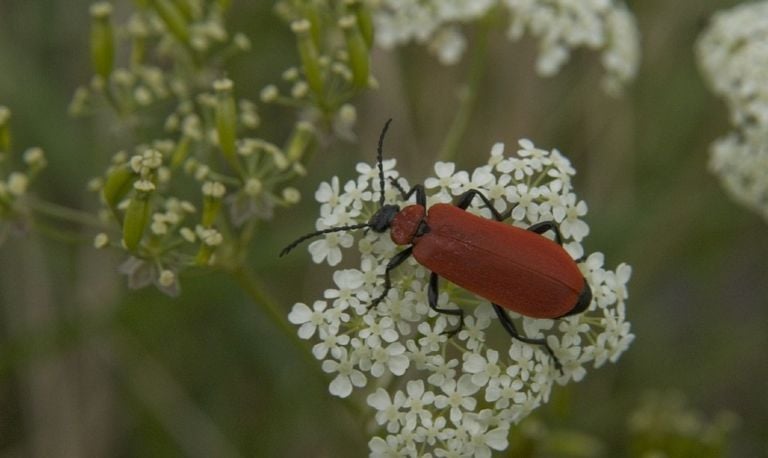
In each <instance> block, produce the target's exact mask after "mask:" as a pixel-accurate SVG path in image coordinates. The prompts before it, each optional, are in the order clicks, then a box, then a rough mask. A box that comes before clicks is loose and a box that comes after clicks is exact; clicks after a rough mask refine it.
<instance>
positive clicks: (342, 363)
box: [323, 348, 367, 398]
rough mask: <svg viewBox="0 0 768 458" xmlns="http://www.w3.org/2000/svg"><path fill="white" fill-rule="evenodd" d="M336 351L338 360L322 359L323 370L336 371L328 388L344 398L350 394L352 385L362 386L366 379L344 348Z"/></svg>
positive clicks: (332, 392) (335, 394)
mask: <svg viewBox="0 0 768 458" xmlns="http://www.w3.org/2000/svg"><path fill="white" fill-rule="evenodd" d="M338 353H339V354H338V358H337V359H338V361H337V360H333V359H326V360H325V361H323V371H325V372H327V373H329V374H330V373H333V372H338V375H336V377H335V378H334V379H333V381H331V384H330V385H329V386H328V389H329V391H330V392H331V394H332V395H334V396H338V397H340V398H346V397H347V396H349V395H350V394H352V387H353V386H356V387H358V388H360V387H363V386H365V384H366V383H367V380H366V378H365V375H364V374H363V373H362V372H360V371H359V370H357V369H355V361H353V360H352V358H350V357H349V356H348V354H347V350H346V349H345V348H341V349H339V352H338Z"/></svg>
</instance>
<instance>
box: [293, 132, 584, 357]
mask: <svg viewBox="0 0 768 458" xmlns="http://www.w3.org/2000/svg"><path fill="white" fill-rule="evenodd" d="M390 122H391V120H389V121H387V123H386V124H385V125H384V129H383V130H382V132H381V136H380V137H379V146H378V158H377V160H378V167H379V185H380V189H381V197H380V201H379V203H380V205H381V207H380V208H379V210H378V211H377V212H376V213H375V214H374V215H373V216H372V217H371V219H370V220H368V222H367V223H362V224H354V225H349V226H341V227H333V228H330V229H325V230H321V231H316V232H312V233H311V234H307V235H305V236H303V237H301V238H299V239H298V240H296V241H294V242H293V243H291V244H290V245H288V246H287V247H285V249H283V251H282V252H281V253H280V255H281V256H282V255H284V254H286V253H288V252H289V251H291V250H292V249H293V248H295V247H296V246H297V245H298V244H300V243H301V242H303V241H305V240H307V239H309V238H312V237H316V236H318V235H322V234H327V233H329V232H336V231H345V230H352V229H361V228H369V229H371V230H373V231H374V232H379V233H382V232H385V231H387V230H388V229H389V230H390V237H391V238H392V241H393V242H395V243H396V244H398V245H408V246H407V248H405V249H404V250H402V251H400V252H399V253H397V254H396V255H395V256H394V257H393V258H392V259H390V261H389V263H388V264H387V268H386V271H385V273H384V291H383V292H382V293H381V295H379V296H378V297H377V298H376V299H374V300H373V302H372V303H371V307H373V306H376V305H377V304H378V303H379V302H381V301H382V300H383V299H384V297H386V295H387V292H388V291H389V289H390V288H391V280H390V271H392V269H394V268H396V267H397V266H399V265H400V264H402V263H403V262H404V261H405V260H406V259H408V258H409V257H410V256H413V257H414V258H416V261H418V262H419V264H421V265H423V266H424V267H426V268H427V269H429V270H430V271H432V273H431V275H430V277H429V289H428V298H429V306H430V307H432V309H434V310H435V311H437V312H440V313H445V314H448V315H455V316H458V317H459V325H458V326H457V327H456V328H455V329H452V330H450V331H448V333H449V334H450V335H454V334H455V333H457V332H458V331H459V330H460V329H461V328H462V326H463V323H464V311H463V310H462V309H454V308H450V309H446V308H440V307H438V305H437V299H438V284H437V282H438V278H439V277H443V278H445V279H447V280H449V281H451V282H453V283H455V284H456V285H458V286H461V287H462V288H464V289H466V290H468V291H471V292H473V293H475V294H477V295H478V296H480V297H483V298H485V299H488V300H489V301H490V302H491V304H492V305H493V308H494V310H495V311H496V315H497V316H498V317H499V320H500V321H501V324H502V326H504V329H505V330H506V331H507V332H508V333H509V334H510V335H511V336H512V337H513V338H515V339H518V340H520V341H522V342H527V343H530V344H536V345H542V346H543V347H544V348H545V349H546V350H547V352H549V354H550V355H551V356H552V358H553V360H554V361H555V365H556V367H558V369H559V368H560V363H559V361H558V360H557V357H555V355H554V353H553V352H552V349H551V348H550V347H549V345H548V344H547V342H546V339H532V338H528V337H525V336H521V335H520V333H519V332H518V331H517V329H516V328H515V325H514V323H513V322H512V320H511V319H510V318H509V315H507V313H506V311H505V310H504V309H507V310H512V311H514V312H517V313H519V314H521V315H525V316H529V317H532V318H562V317H565V316H569V315H575V314H578V313H581V312H583V311H584V310H586V309H587V307H589V304H590V303H591V302H592V290H591V289H590V287H589V284H588V283H587V281H586V280H585V279H584V276H583V275H582V274H581V271H580V270H579V268H578V266H577V264H576V261H574V260H573V259H572V258H571V257H570V256H569V255H568V253H567V252H566V251H565V250H564V249H563V247H562V235H561V234H560V230H559V228H558V226H557V223H556V222H554V221H545V222H541V223H538V224H534V225H533V226H531V227H529V228H528V229H527V230H526V229H521V228H519V227H515V226H512V225H509V224H504V223H502V221H503V220H505V219H506V218H508V217H509V216H510V214H511V213H512V208H510V209H509V210H507V211H506V212H504V213H503V214H502V213H499V212H498V211H497V210H496V209H495V208H494V207H493V205H492V204H491V202H490V200H488V198H487V197H486V196H485V195H483V194H482V193H481V192H480V191H478V190H476V189H471V190H469V191H467V192H465V193H464V194H462V195H461V196H459V198H458V199H457V202H456V204H455V205H451V204H435V205H433V206H431V207H429V209H427V197H426V193H425V191H424V187H423V186H422V185H416V186H414V187H413V188H412V189H411V190H410V191H406V190H404V189H403V188H402V187H401V186H400V184H399V183H398V182H397V181H396V180H394V179H391V183H392V185H393V186H395V187H396V188H397V189H398V190H399V191H400V192H401V193H402V195H403V199H404V200H407V199H409V198H410V197H411V196H412V195H415V197H416V204H415V205H408V206H406V207H405V208H403V209H402V210H401V209H400V207H399V206H397V205H391V204H385V203H384V167H383V165H382V149H383V148H382V145H383V142H384V135H385V134H386V132H387V129H388V128H389V123H390ZM475 197H479V198H480V200H482V201H483V203H484V204H485V206H486V207H487V208H488V209H489V210H490V211H491V213H492V214H493V217H494V220H490V219H486V218H482V217H480V216H477V215H475V214H472V213H469V212H467V211H466V209H467V208H468V207H469V205H470V204H471V203H472V199H473V198H475ZM513 208H514V207H513ZM550 230H551V231H553V232H554V233H555V241H554V242H553V241H552V240H549V239H548V238H546V237H543V236H542V235H541V234H543V233H545V232H547V231H550Z"/></svg>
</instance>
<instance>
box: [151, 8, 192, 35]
mask: <svg viewBox="0 0 768 458" xmlns="http://www.w3.org/2000/svg"><path fill="white" fill-rule="evenodd" d="M152 5H153V6H154V7H155V11H157V14H158V15H159V16H160V19H162V21H163V23H164V24H165V25H166V27H168V30H169V31H170V32H171V33H172V34H173V36H174V37H176V39H177V40H179V41H180V42H182V43H184V44H185V45H188V44H189V23H188V22H187V20H186V18H185V17H184V14H182V12H181V11H179V9H178V7H177V6H176V5H175V4H174V3H173V2H171V1H170V0H152Z"/></svg>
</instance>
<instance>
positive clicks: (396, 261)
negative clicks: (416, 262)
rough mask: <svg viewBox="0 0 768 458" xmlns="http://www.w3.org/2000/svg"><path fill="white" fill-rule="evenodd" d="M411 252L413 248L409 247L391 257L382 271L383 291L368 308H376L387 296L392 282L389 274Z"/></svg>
mask: <svg viewBox="0 0 768 458" xmlns="http://www.w3.org/2000/svg"><path fill="white" fill-rule="evenodd" d="M412 251H413V247H410V246H409V247H408V248H406V249H404V250H403V251H401V252H399V253H397V254H396V255H394V256H392V259H390V260H389V262H388V263H387V269H386V270H385V271H384V291H382V293H381V294H380V295H379V297H377V298H376V299H374V300H373V302H371V305H369V306H368V308H374V307H376V306H377V305H379V302H381V301H382V300H383V299H384V298H385V297H386V296H387V293H388V292H389V289H390V288H392V280H391V279H390V278H389V272H390V271H391V270H392V269H394V268H395V267H397V266H399V265H400V264H402V263H403V262H405V260H406V259H408V258H409V257H411V252H412Z"/></svg>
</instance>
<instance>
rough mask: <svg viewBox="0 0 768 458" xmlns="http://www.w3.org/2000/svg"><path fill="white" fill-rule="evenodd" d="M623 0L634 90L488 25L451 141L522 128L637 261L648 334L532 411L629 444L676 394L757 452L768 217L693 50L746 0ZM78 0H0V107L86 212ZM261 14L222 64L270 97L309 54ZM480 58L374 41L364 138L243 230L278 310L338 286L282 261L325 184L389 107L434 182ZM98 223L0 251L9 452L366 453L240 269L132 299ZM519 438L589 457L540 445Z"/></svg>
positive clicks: (351, 420)
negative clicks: (724, 157)
mask: <svg viewBox="0 0 768 458" xmlns="http://www.w3.org/2000/svg"><path fill="white" fill-rule="evenodd" d="M629 3H630V8H631V9H633V10H634V11H635V13H636V15H637V18H638V21H639V24H640V28H641V31H642V36H643V40H642V44H643V56H642V64H641V67H640V73H639V75H638V78H637V81H636V82H635V84H634V85H633V86H632V87H630V88H629V90H628V91H627V93H626V95H625V96H624V97H623V98H620V99H612V98H610V97H608V96H606V95H605V94H603V92H602V91H601V90H600V87H599V84H598V81H599V78H600V76H601V68H600V66H599V62H598V58H597V56H595V55H593V54H591V53H587V52H579V53H577V54H576V55H575V56H574V59H573V61H572V62H570V63H569V64H568V65H567V66H566V67H565V68H564V70H563V71H561V72H560V74H558V75H557V76H555V77H553V78H549V79H542V78H540V77H538V76H536V74H535V72H534V60H535V57H536V48H535V44H534V43H533V42H532V41H525V40H524V41H523V42H521V43H510V42H509V41H508V40H506V39H505V37H504V34H503V31H501V30H499V31H497V32H495V33H493V34H492V36H491V43H492V45H491V48H490V53H489V62H488V68H487V73H486V76H485V77H484V79H483V85H482V90H481V92H480V94H479V101H478V105H477V109H476V110H475V112H474V113H473V116H472V117H471V120H470V124H469V128H468V130H467V135H466V136H465V137H464V139H463V140H462V143H461V149H460V150H461V153H460V154H461V155H460V158H459V159H458V162H459V164H460V165H462V166H466V167H473V166H476V165H478V164H479V163H481V162H483V161H484V160H485V159H486V157H487V154H488V151H489V150H490V147H491V145H492V144H493V143H494V142H497V141H503V142H505V143H507V145H508V147H509V148H511V147H512V146H513V145H515V143H516V141H517V139H519V138H521V137H527V138H530V139H532V140H533V141H534V142H535V143H536V145H537V146H540V147H544V148H554V147H556V148H558V149H560V150H561V151H563V152H564V153H566V154H567V155H569V157H570V158H571V159H572V161H573V163H574V166H575V167H576V168H577V170H578V176H577V182H576V189H577V192H578V193H579V196H580V197H581V198H583V199H585V200H586V201H587V202H588V204H589V214H588V216H587V222H588V223H589V225H590V227H591V234H590V236H589V237H588V239H587V241H586V244H585V247H586V249H587V251H602V252H604V253H605V255H606V263H607V265H608V266H610V267H614V266H615V265H617V264H618V263H620V262H622V261H624V262H627V263H629V264H631V265H632V266H633V269H634V270H633V272H634V273H633V278H632V280H631V282H630V285H629V288H630V289H629V291H630V300H629V307H628V314H629V317H630V320H631V321H632V326H633V328H632V329H633V332H634V333H635V334H636V336H637V339H636V341H635V342H634V344H633V345H632V347H631V348H630V350H629V351H628V352H627V353H626V354H625V355H624V356H623V357H622V358H621V360H620V361H619V363H618V364H617V365H609V366H608V367H605V368H602V369H600V370H594V371H590V373H589V374H588V376H587V377H586V379H585V380H584V381H583V382H581V383H579V384H573V385H572V386H569V387H567V388H562V387H559V388H556V390H555V394H554V399H553V401H552V403H551V404H550V405H549V406H546V407H544V408H543V409H541V411H540V413H538V414H537V418H536V421H540V422H541V423H542V424H544V425H547V428H549V429H550V430H552V431H563V432H565V433H568V434H572V435H573V436H574V437H581V438H582V439H584V438H589V440H590V441H592V442H595V443H597V444H599V447H598V448H592V449H589V450H591V452H588V453H587V455H584V454H583V453H582V456H589V454H597V453H598V450H599V451H600V452H601V453H602V455H603V456H625V455H629V454H630V449H631V447H630V442H631V433H630V431H629V429H628V426H627V425H628V421H629V420H628V419H629V417H630V415H631V412H632V411H634V410H635V409H636V408H637V407H638V406H639V405H641V403H642V400H643V398H644V395H645V393H647V392H668V391H670V390H672V391H677V392H682V393H684V396H685V397H686V398H687V400H688V403H689V405H690V406H691V407H692V408H693V409H695V410H697V411H700V412H703V414H704V415H705V417H709V418H713V417H715V416H716V415H717V414H718V412H722V411H729V412H733V413H735V414H736V415H737V416H738V417H739V418H740V421H739V422H738V426H737V427H736V428H735V429H734V430H733V432H732V433H731V434H730V436H729V440H728V446H727V451H726V452H725V454H726V455H727V456H734V457H750V456H766V455H768V382H767V380H768V356H766V350H768V237H767V235H768V230H767V229H768V226H766V222H765V221H763V220H762V219H761V218H760V217H759V216H757V215H755V214H753V213H751V212H749V211H748V210H746V209H744V208H742V207H740V206H738V205H737V204H735V203H733V202H732V201H731V200H730V199H729V198H728V197H727V196H726V195H725V193H724V192H723V190H722V188H721V187H720V185H719V183H718V182H717V180H716V178H714V177H713V176H712V175H711V174H710V173H709V172H708V171H707V169H706V163H707V159H708V147H709V144H710V143H711V142H712V141H713V140H714V139H715V138H716V137H718V136H720V135H723V134H725V133H726V132H727V131H728V130H729V129H730V127H729V125H728V121H727V113H726V110H725V107H724V105H723V104H722V103H721V102H720V101H719V100H717V99H715V97H714V96H713V95H712V94H711V93H710V92H709V91H708V90H707V88H706V87H705V85H704V83H703V81H702V79H701V77H700V75H699V73H698V70H697V67H696V64H695V60H694V55H693V44H694V40H695V38H696V37H697V36H698V34H699V33H700V32H701V31H702V30H703V28H704V27H705V25H706V23H707V18H708V17H709V16H710V15H711V14H712V13H713V12H714V11H716V10H718V9H722V8H726V7H729V6H731V5H733V4H736V3H737V2H733V1H716V0H679V1H674V2H670V1H667V0H644V1H633V2H629ZM88 6H89V2H88V1H83V0H67V1H65V0H34V1H29V0H0V104H2V105H6V106H8V107H9V108H11V109H12V111H13V118H12V126H13V131H14V136H15V139H14V143H15V145H16V148H17V149H19V148H25V147H27V146H33V145H39V146H42V147H43V148H44V149H45V150H46V152H47V154H48V159H49V163H50V165H49V168H48V169H47V170H46V171H45V172H44V175H43V177H42V180H41V181H42V182H41V183H40V186H39V187H38V189H37V191H38V192H39V193H40V194H41V195H43V196H44V197H46V198H49V199H51V200H54V201H56V202H59V203H61V204H66V205H69V206H74V207H80V208H95V198H94V196H93V195H92V194H90V193H87V192H86V191H85V183H86V182H87V180H88V179H89V178H91V177H93V176H96V175H99V174H100V173H101V172H102V170H103V168H104V167H105V166H106V165H107V163H108V161H109V158H110V156H111V155H112V154H113V152H114V150H115V149H116V146H115V145H114V143H113V142H111V139H112V138H113V137H114V136H113V134H112V133H110V132H108V131H105V129H103V128H101V126H102V125H101V124H100V123H99V122H98V120H94V119H90V120H75V119H71V118H69V117H68V116H67V105H68V103H69V101H70V98H71V94H72V92H73V91H74V89H75V88H76V87H77V86H78V85H79V84H82V83H84V82H86V81H87V80H88V79H89V78H90V74H91V70H90V65H89V55H88V23H89V16H88ZM271 6H272V5H271V2H267V1H258V2H246V1H239V2H237V1H236V2H235V6H234V11H233V14H232V15H231V17H230V20H231V24H232V26H231V27H230V30H239V31H243V32H245V33H246V34H247V35H248V36H249V37H250V38H251V39H252V41H253V44H254V46H253V50H252V51H251V52H250V53H248V54H247V55H246V56H245V57H243V58H241V59H239V60H237V61H236V62H234V63H233V65H231V66H230V68H229V75H230V77H231V78H232V79H233V80H235V81H237V82H238V93H239V95H240V96H244V97H249V98H252V99H257V98H258V92H259V90H260V89H261V88H262V87H263V86H264V85H266V84H268V83H271V82H274V81H276V80H277V79H278V78H279V75H280V72H281V71H282V69H284V68H286V67H287V66H289V65H292V64H293V63H294V62H295V61H296V59H297V58H296V51H295V47H294V41H293V38H292V36H291V34H290V31H289V30H288V27H287V26H286V25H285V24H284V23H283V22H281V21H280V19H278V18H277V17H276V16H275V15H274V14H273V13H272V10H271ZM468 32H469V34H470V36H471V34H472V29H471V27H470V28H469V29H468ZM468 61H469V59H467V58H466V56H465V59H464V61H463V63H462V64H460V65H458V66H455V67H450V68H445V67H442V66H441V65H440V64H439V63H437V62H436V60H435V59H434V58H433V57H431V56H430V55H429V54H428V53H427V52H426V51H425V50H424V49H423V48H420V47H408V48H404V49H402V50H400V51H399V52H397V53H387V52H381V51H378V52H377V53H376V54H375V56H374V62H373V65H374V72H375V74H376V76H377V78H378V81H379V83H380V88H379V89H378V90H374V91H369V92H368V93H367V94H366V95H365V96H364V97H361V98H360V99H358V100H357V101H356V102H357V105H358V118H359V125H358V129H357V133H358V135H359V139H358V140H359V141H358V142H357V143H342V142H339V143H336V144H333V145H332V146H331V147H330V148H329V151H328V152H327V153H326V154H325V155H324V156H323V157H316V158H315V161H314V163H312V164H310V168H309V176H308V178H307V179H306V180H304V181H303V182H301V183H300V184H299V186H300V187H301V190H302V194H303V196H304V199H303V202H302V203H301V204H300V205H299V206H298V207H294V208H293V209H291V210H288V211H278V212H277V214H276V216H275V219H274V221H272V222H271V223H270V224H269V225H267V226H264V228H263V230H262V231H261V232H260V233H259V236H258V240H257V241H256V243H255V244H254V245H255V246H254V247H253V253H252V254H251V257H250V259H251V263H252V266H253V268H254V269H255V270H256V271H257V272H258V273H259V274H260V275H261V278H262V280H263V282H264V284H265V285H266V287H267V288H268V289H269V291H270V292H271V294H272V295H273V296H274V297H275V298H276V299H277V300H278V302H279V303H280V304H282V307H283V309H284V311H285V313H286V314H287V313H288V311H289V310H290V307H291V306H292V304H293V303H294V302H296V301H311V300H313V299H314V298H317V297H319V296H320V295H321V294H322V291H323V289H324V288H325V287H327V286H328V285H329V284H330V277H329V276H328V275H327V272H326V271H325V270H324V269H323V268H322V267H319V266H316V265H313V264H311V262H310V260H309V256H307V255H306V254H302V253H299V254H298V255H296V256H291V257H289V258H286V259H278V258H277V253H278V251H279V248H280V247H282V246H284V245H285V244H286V243H287V242H288V241H290V240H291V239H292V238H293V237H294V236H296V235H299V234H303V233H305V232H306V231H307V230H308V229H309V228H311V227H312V225H313V221H314V218H315V217H316V214H317V208H316V206H315V204H313V202H312V200H313V199H312V196H313V194H314V190H315V189H316V187H317V184H318V183H319V182H320V181H322V180H326V179H328V177H330V176H331V175H334V174H338V175H340V176H341V178H342V179H343V178H345V177H350V176H352V175H353V173H354V164H355V163H356V162H357V161H360V160H368V161H371V160H372V159H373V157H374V154H375V151H374V145H375V141H376V138H377V135H378V131H379V129H380V128H381V126H382V124H383V122H384V120H385V119H386V118H388V117H393V118H394V119H395V123H394V124H393V128H392V130H391V133H390V136H389V137H388V139H387V142H388V145H389V146H388V149H389V153H388V154H389V155H391V156H393V157H397V158H398V161H399V167H400V170H401V172H402V173H403V174H405V175H406V176H407V177H409V179H411V180H414V181H418V180H421V179H423V178H424V177H425V176H426V175H427V174H429V173H430V172H431V164H432V163H433V162H434V161H435V157H436V154H437V151H438V150H439V148H440V145H441V143H442V140H443V139H444V138H445V135H446V130H447V129H448V126H449V125H450V122H451V116H452V113H453V111H454V109H455V106H456V100H455V98H454V97H452V96H453V95H454V94H456V91H457V89H458V88H459V87H460V85H461V83H462V82H463V81H465V80H466V74H467V67H468V66H467V63H468ZM261 115H262V118H263V119H264V121H265V122H264V125H263V127H262V128H261V129H262V132H275V135H274V136H275V138H283V136H284V135H285V134H287V132H288V130H289V129H290V127H291V125H292V122H293V118H292V114H291V113H289V112H286V111H284V110H280V109H278V108H272V107H268V108H266V109H262V110H261ZM766 173H768V171H766ZM91 236H92V234H84V240H85V241H86V243H83V244H80V245H77V244H67V243H61V242H56V241H51V240H49V239H46V238H44V237H42V236H40V235H38V234H30V235H28V236H27V237H25V238H17V239H12V240H10V241H9V242H6V243H5V244H4V245H3V246H1V247H0V313H1V315H0V456H1V457H6V456H7V457H15V456H25V457H26V456H31V457H50V456H60V457H80V456H83V457H89V456H201V457H202V456H205V457H208V456H238V455H239V456H257V457H274V456H281V457H300V456H301V457H304V456H318V457H347V456H349V457H357V456H364V455H366V454H367V445H366V443H367V437H366V436H365V435H364V434H363V433H362V432H361V428H360V424H359V419H358V418H355V417H354V416H352V415H350V414H349V412H348V410H347V409H346V408H345V406H344V405H343V404H342V403H341V402H340V401H339V400H337V399H335V398H332V397H331V395H329V394H328V391H327V386H326V384H325V383H324V382H323V381H322V380H319V378H318V377H316V375H315V373H316V370H315V369H314V368H312V367H310V366H309V365H308V363H307V362H306V360H305V359H304V358H303V356H302V354H301V352H300V351H299V350H297V348H296V347H295V344H294V343H293V342H292V341H291V340H290V339H288V338H287V337H286V336H285V335H283V334H281V333H280V331H279V330H278V329H277V328H276V327H275V326H274V324H273V323H272V322H271V321H270V320H269V319H268V318H267V316H266V314H264V313H263V311H262V310H261V309H260V308H259V307H258V306H257V305H255V304H253V303H251V302H250V301H249V300H248V299H247V298H246V297H245V295H244V294H243V293H242V292H241V291H240V290H239V289H238V286H237V284H236V283H235V282H233V281H232V280H231V279H229V278H227V277H225V276H220V277H218V276H212V277H209V276H206V277H185V278H182V285H183V293H182V295H181V297H179V298H178V299H176V300H172V299H169V298H167V297H165V296H163V295H162V294H160V293H158V292H157V291H155V290H152V289H147V290H145V291H139V292H133V291H127V289H126V288H125V286H124V284H123V279H122V277H119V276H118V275H117V273H116V271H115V268H116V265H117V263H118V262H119V261H120V259H118V258H117V257H115V256H113V255H110V254H109V253H105V252H96V251H95V250H93V248H92V247H91V244H90V237H91ZM566 436H567V434H566ZM513 448H514V447H513ZM551 448H554V447H551ZM566 448H567V447H566ZM577 452H578V450H577ZM510 453H511V452H510ZM516 453H518V455H524V456H529V455H530V456H578V455H574V454H571V455H568V454H567V453H566V452H564V451H562V450H561V451H557V450H548V449H547V448H546V447H543V448H542V446H538V448H536V447H533V448H532V449H530V450H527V451H526V450H518V451H517V452H516ZM574 453H575V452H574ZM678 456H684V455H678Z"/></svg>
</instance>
